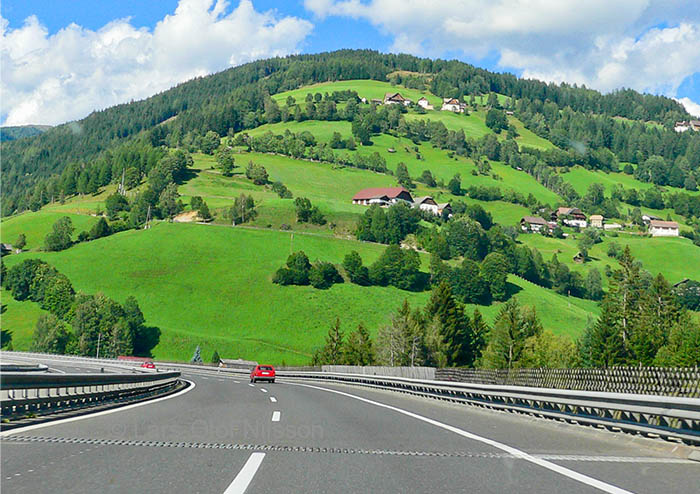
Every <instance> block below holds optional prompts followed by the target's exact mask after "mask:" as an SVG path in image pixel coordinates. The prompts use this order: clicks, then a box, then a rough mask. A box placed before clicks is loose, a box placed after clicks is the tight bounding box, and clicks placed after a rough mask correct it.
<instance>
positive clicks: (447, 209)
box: [437, 202, 452, 218]
mask: <svg viewBox="0 0 700 494" xmlns="http://www.w3.org/2000/svg"><path fill="white" fill-rule="evenodd" d="M437 207H438V214H439V215H440V216H442V215H443V214H446V215H447V217H448V218H449V217H450V216H452V205H451V204H450V203H449V202H441V203H440V204H438V205H437Z"/></svg>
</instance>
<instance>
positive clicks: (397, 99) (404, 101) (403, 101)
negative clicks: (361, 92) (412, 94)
mask: <svg viewBox="0 0 700 494" xmlns="http://www.w3.org/2000/svg"><path fill="white" fill-rule="evenodd" d="M411 103H412V101H411V100H410V99H408V98H404V97H403V96H401V93H386V94H385V95H384V104H385V105H403V106H408V105H410V104H411Z"/></svg>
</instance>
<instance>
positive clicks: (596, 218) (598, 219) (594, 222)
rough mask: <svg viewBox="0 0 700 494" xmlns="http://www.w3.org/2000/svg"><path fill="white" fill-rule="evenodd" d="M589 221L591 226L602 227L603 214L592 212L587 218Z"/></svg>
mask: <svg viewBox="0 0 700 494" xmlns="http://www.w3.org/2000/svg"><path fill="white" fill-rule="evenodd" d="M588 219H589V220H590V221H591V226H592V227H593V228H603V220H604V218H603V216H602V215H600V214H592V215H591V216H590V218H588Z"/></svg>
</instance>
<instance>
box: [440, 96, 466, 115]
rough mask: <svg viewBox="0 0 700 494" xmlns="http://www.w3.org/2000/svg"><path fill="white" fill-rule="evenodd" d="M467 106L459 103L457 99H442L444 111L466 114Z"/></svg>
mask: <svg viewBox="0 0 700 494" xmlns="http://www.w3.org/2000/svg"><path fill="white" fill-rule="evenodd" d="M466 108H467V105H465V104H464V103H462V102H461V101H459V100H458V99H457V98H442V108H440V110H442V111H451V112H455V113H464V110H465V109H466Z"/></svg>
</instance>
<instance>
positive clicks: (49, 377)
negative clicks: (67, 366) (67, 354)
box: [0, 371, 180, 419]
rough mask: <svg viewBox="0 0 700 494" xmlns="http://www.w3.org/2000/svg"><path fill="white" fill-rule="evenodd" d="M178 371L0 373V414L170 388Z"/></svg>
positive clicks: (66, 406) (123, 397) (21, 413)
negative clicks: (136, 372) (0, 412)
mask: <svg viewBox="0 0 700 494" xmlns="http://www.w3.org/2000/svg"><path fill="white" fill-rule="evenodd" d="M179 377H180V372H179V371H175V372H157V373H155V372H154V373H139V374H133V373H130V374H102V373H100V374H52V373H45V374H36V373H32V374H27V373H25V372H3V373H2V374H0V407H1V409H2V417H3V419H5V418H21V417H27V416H29V417H31V416H36V415H41V414H45V413H47V412H54V411H57V410H64V409H77V408H83V407H86V406H91V405H95V404H98V403H102V402H107V401H118V400H126V399H131V398H136V397H140V396H146V395H153V394H160V393H164V392H167V391H169V390H171V389H174V388H175V387H176V386H177V384H178V380H179Z"/></svg>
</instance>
